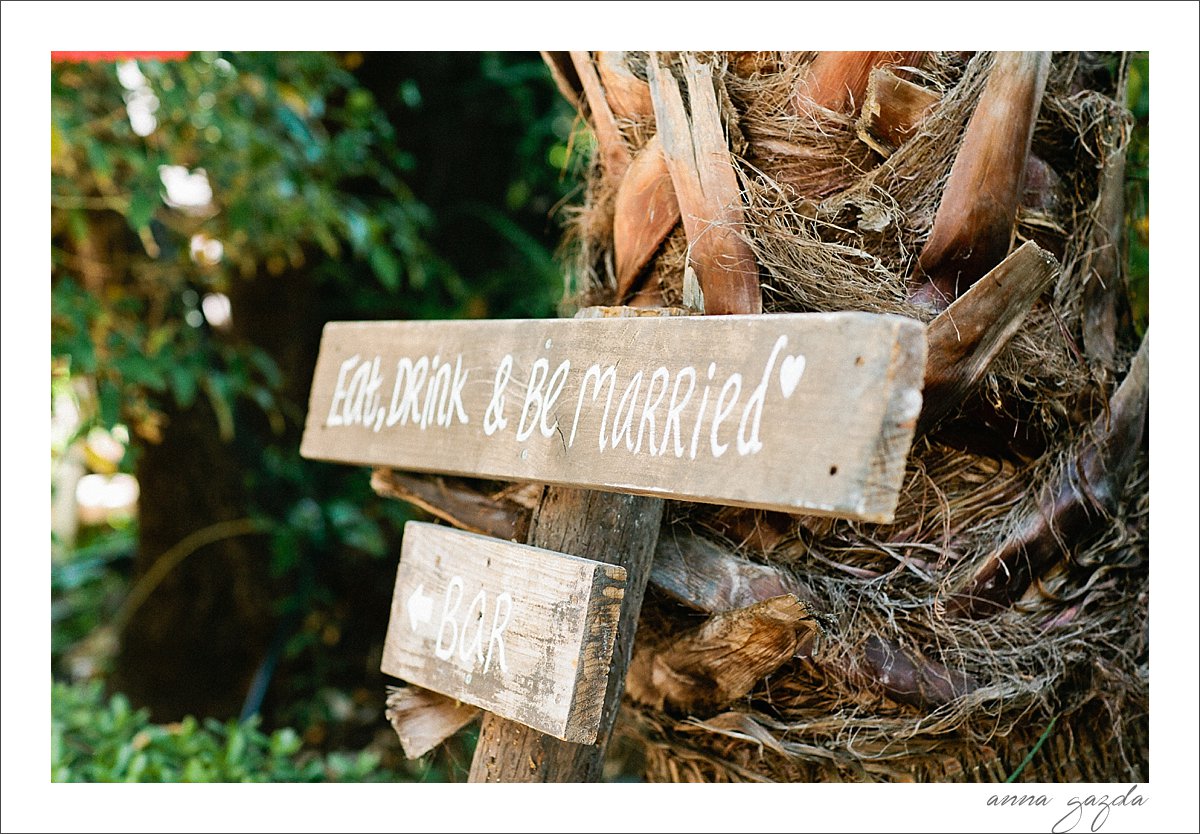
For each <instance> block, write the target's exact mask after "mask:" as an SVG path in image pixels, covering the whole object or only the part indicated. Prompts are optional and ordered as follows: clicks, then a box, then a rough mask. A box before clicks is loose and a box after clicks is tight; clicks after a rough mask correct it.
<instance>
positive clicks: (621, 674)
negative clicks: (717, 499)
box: [470, 487, 663, 782]
mask: <svg viewBox="0 0 1200 834" xmlns="http://www.w3.org/2000/svg"><path fill="white" fill-rule="evenodd" d="M662 513H663V501H662V499H660V498H646V497H642V496H637V495H622V494H617V493H605V492H594V491H591V490H580V489H570V488H567V487H547V489H546V491H545V493H544V494H543V496H542V501H541V503H540V504H539V505H538V509H537V511H536V512H535V514H534V517H533V521H532V523H531V524H530V531H529V538H528V543H529V544H532V545H535V546H537V547H544V548H547V549H550V550H558V551H560V552H562V553H571V554H574V555H576V556H583V557H586V558H588V559H595V560H596V561H600V562H608V563H610V564H614V565H621V566H622V567H624V568H625V571H626V573H627V574H628V579H627V580H626V585H625V598H624V600H623V602H622V604H621V620H620V625H619V626H618V628H617V641H616V645H615V646H614V647H613V658H612V669H611V671H610V673H609V678H608V691H607V692H606V693H605V697H604V711H603V714H602V717H601V719H600V733H599V736H598V737H597V739H596V743H595V744H573V743H571V742H567V741H560V740H558V739H556V738H554V737H553V736H548V735H546V734H544V733H539V732H538V731H537V730H533V729H530V728H529V727H526V726H525V725H524V724H518V723H517V722H515V721H510V720H508V719H506V718H500V717H499V716H496V715H493V714H491V713H485V714H484V717H483V726H482V728H481V730H480V733H479V744H478V746H477V747H476V748H475V758H474V760H473V761H472V763H471V777H470V780H471V781H472V782H595V781H598V780H599V779H600V776H601V772H602V770H603V767H604V754H605V751H606V749H607V747H608V740H609V737H610V736H611V735H612V728H613V724H614V722H615V721H616V717H617V710H618V709H619V707H620V705H621V694H622V693H623V692H624V690H625V670H626V669H627V668H628V666H629V658H630V654H631V653H632V651H633V636H634V633H635V632H636V631H637V623H638V615H639V613H640V612H641V609H642V597H643V595H644V594H645V591H646V582H647V580H648V579H649V577H650V564H651V561H652V559H653V555H654V548H655V546H656V544H657V542H658V530H659V525H660V524H661V522H662Z"/></svg>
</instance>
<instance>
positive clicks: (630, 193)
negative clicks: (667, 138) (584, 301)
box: [613, 133, 679, 300]
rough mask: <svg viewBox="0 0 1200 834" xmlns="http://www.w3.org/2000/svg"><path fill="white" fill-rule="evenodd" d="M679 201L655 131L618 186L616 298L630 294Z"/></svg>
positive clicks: (668, 227)
mask: <svg viewBox="0 0 1200 834" xmlns="http://www.w3.org/2000/svg"><path fill="white" fill-rule="evenodd" d="M678 222H679V201H678V200H676V199H675V188H674V186H672V185H671V173H670V171H668V170H667V159H666V157H664V156H663V149H662V140H661V139H660V138H659V136H658V134H657V133H656V134H654V135H653V136H651V137H650V139H649V141H647V142H646V144H645V145H643V146H642V148H641V150H639V151H638V152H637V155H636V156H635V157H634V158H633V163H632V164H631V165H630V166H629V170H628V171H626V172H625V177H624V179H622V180H621V185H620V186H619V187H618V188H617V198H616V208H615V210H614V216H613V252H614V254H615V255H616V259H617V299H618V300H622V299H624V298H625V297H626V296H628V295H629V293H630V291H631V290H632V289H633V288H634V286H635V284H636V279H637V278H638V276H639V275H640V274H641V272H642V270H643V269H644V268H645V267H646V265H647V264H648V263H650V260H651V259H652V258H653V257H654V254H655V253H656V252H657V251H658V248H659V247H660V246H662V242H663V241H664V240H666V237H667V235H668V234H670V232H671V230H672V229H673V228H675V224H676V223H678Z"/></svg>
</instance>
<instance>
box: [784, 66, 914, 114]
mask: <svg viewBox="0 0 1200 834" xmlns="http://www.w3.org/2000/svg"><path fill="white" fill-rule="evenodd" d="M925 56H926V53H924V52H886V51H884V52H835V51H828V52H819V53H817V57H815V58H813V61H812V63H811V64H809V66H808V71H807V72H806V73H805V75H804V77H803V78H802V79H801V81H800V83H799V84H798V85H797V88H796V91H795V93H794V94H793V97H792V108H793V112H795V113H797V114H804V113H809V112H811V111H812V107H813V105H817V106H818V107H824V108H825V109H827V110H835V111H842V112H846V113H855V112H857V111H858V109H859V108H860V107H861V106H862V103H863V97H864V94H865V92H866V89H867V83H868V79H869V77H870V75H871V71H872V70H873V69H875V68H876V67H885V66H893V67H894V66H906V67H919V66H920V65H921V64H922V63H923V62H924V60H925Z"/></svg>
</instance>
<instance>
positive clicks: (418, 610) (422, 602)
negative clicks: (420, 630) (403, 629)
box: [408, 583, 433, 631]
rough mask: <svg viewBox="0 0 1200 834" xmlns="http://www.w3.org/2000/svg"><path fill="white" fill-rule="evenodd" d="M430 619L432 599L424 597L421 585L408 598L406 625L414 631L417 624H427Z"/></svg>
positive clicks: (423, 585) (431, 615) (423, 587)
mask: <svg viewBox="0 0 1200 834" xmlns="http://www.w3.org/2000/svg"><path fill="white" fill-rule="evenodd" d="M432 619H433V597H428V596H425V584H424V583H422V584H420V585H418V586H417V589H416V590H415V591H413V592H412V596H410V597H409V598H408V624H409V625H410V626H412V630H413V631H416V630H417V625H418V623H427V622H429V621H430V620H432Z"/></svg>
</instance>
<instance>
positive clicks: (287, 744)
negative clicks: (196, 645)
mask: <svg viewBox="0 0 1200 834" xmlns="http://www.w3.org/2000/svg"><path fill="white" fill-rule="evenodd" d="M52 686H53V692H52V697H51V704H52V712H51V732H50V778H51V780H52V781H55V782H373V781H381V777H387V776H390V774H386V773H381V772H380V771H379V757H378V756H377V755H375V754H373V753H369V752H365V753H359V754H357V755H346V754H339V753H332V754H330V755H327V756H320V755H316V754H314V753H311V752H308V753H304V752H302V751H301V747H302V742H301V739H300V737H299V736H298V735H297V734H296V732H295V731H294V730H292V729H290V728H284V729H282V730H278V731H276V732H273V733H265V732H263V731H262V730H260V729H259V727H258V721H257V719H252V720H250V721H246V722H240V723H239V722H237V721H227V722H224V723H222V722H220V721H216V720H214V719H211V718H210V719H206V720H204V721H197V720H196V719H195V718H191V717H188V718H185V719H184V720H183V721H180V722H178V723H175V724H169V725H160V724H152V723H150V720H149V711H148V710H145V709H141V710H135V709H133V708H132V707H131V706H130V704H129V701H128V699H127V698H126V697H125V696H124V695H121V694H116V695H113V696H112V697H111V698H107V699H106V698H105V697H104V691H103V687H102V686H101V685H100V683H99V682H92V683H89V684H79V685H75V686H69V685H67V684H64V683H54V684H52Z"/></svg>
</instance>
